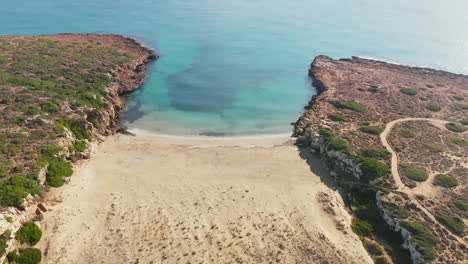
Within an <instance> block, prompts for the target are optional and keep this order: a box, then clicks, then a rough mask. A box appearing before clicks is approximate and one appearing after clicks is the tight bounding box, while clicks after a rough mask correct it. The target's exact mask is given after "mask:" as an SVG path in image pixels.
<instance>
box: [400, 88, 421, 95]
mask: <svg viewBox="0 0 468 264" xmlns="http://www.w3.org/2000/svg"><path fill="white" fill-rule="evenodd" d="M400 92H401V93H403V94H407V95H416V94H418V92H417V91H416V90H415V89H411V88H403V89H400Z"/></svg>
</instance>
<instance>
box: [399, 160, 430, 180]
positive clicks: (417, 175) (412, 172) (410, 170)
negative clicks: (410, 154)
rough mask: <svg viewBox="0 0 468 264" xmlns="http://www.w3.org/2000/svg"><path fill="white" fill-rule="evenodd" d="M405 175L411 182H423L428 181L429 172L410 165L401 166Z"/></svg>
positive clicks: (403, 164)
mask: <svg viewBox="0 0 468 264" xmlns="http://www.w3.org/2000/svg"><path fill="white" fill-rule="evenodd" d="M400 169H401V170H402V171H403V174H404V175H405V176H406V177H407V178H408V179H410V180H413V181H419V182H423V181H425V180H427V172H426V171H425V170H423V169H420V168H417V167H415V166H414V165H411V164H408V163H402V164H400Z"/></svg>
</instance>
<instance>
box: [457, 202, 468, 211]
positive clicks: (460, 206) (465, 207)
mask: <svg viewBox="0 0 468 264" xmlns="http://www.w3.org/2000/svg"><path fill="white" fill-rule="evenodd" d="M455 206H456V207H457V208H458V209H460V210H462V211H468V203H464V202H462V201H457V202H455Z"/></svg>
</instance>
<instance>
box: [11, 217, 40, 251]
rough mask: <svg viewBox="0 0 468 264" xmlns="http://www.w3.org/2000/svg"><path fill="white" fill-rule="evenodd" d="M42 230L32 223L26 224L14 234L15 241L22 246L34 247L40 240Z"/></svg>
mask: <svg viewBox="0 0 468 264" xmlns="http://www.w3.org/2000/svg"><path fill="white" fill-rule="evenodd" d="M41 237H42V230H41V229H40V228H39V227H38V226H37V225H36V224H35V223H33V222H27V223H26V224H24V225H23V226H22V227H21V228H20V229H19V230H18V233H16V239H17V240H18V241H19V242H21V243H22V244H29V245H31V246H34V245H36V244H37V242H39V240H41Z"/></svg>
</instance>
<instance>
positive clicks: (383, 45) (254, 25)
mask: <svg viewBox="0 0 468 264" xmlns="http://www.w3.org/2000/svg"><path fill="white" fill-rule="evenodd" d="M2 2H3V3H2V9H1V10H0V34H52V33H65V32H72V33H85V32H87V33H107V32H111V33H120V34H126V35H130V36H134V37H136V38H138V39H140V40H141V41H142V42H143V43H145V45H147V46H149V47H152V48H155V49H156V50H157V51H158V53H159V54H160V55H161V58H160V59H159V60H158V61H157V62H156V63H155V64H154V65H152V66H151V71H150V73H149V75H148V78H147V82H146V84H145V85H144V87H143V88H142V89H141V90H139V91H138V92H136V93H135V94H134V96H133V97H132V98H131V100H130V102H129V104H128V107H127V110H126V112H125V115H124V124H125V125H127V126H128V127H129V128H130V129H144V130H149V131H152V132H157V133H166V134H177V135H199V134H201V135H248V134H275V133H285V132H289V131H290V130H291V126H290V122H291V121H295V120H296V119H297V117H298V116H299V115H300V113H301V112H302V108H303V106H304V105H305V104H306V103H307V101H308V100H309V98H310V96H311V95H312V94H313V93H314V89H313V88H312V87H311V84H310V80H309V79H308V77H307V69H308V65H309V63H310V62H311V60H312V59H313V57H314V56H316V55H319V54H326V55H329V56H332V57H334V58H340V57H349V56H353V55H357V56H364V57H372V58H379V59H383V60H388V61H392V62H397V63H403V64H412V65H421V66H430V67H435V68H440V69H445V70H450V71H454V72H459V73H468V31H467V30H466V28H468V2H467V1H466V0H451V1H446V2H442V1H436V0H425V1H422V0H412V1H405V0H390V1H389V0H386V1H383V0H354V1H351V0H342V1H338V0H329V1H318V0H307V1H302V0H297V1H280V0H268V1H266V0H256V1H251V0H237V1H222V0H197V1H195V0H140V1H130V0H79V1H77V0H61V1H56V0H41V1H37V0H20V1H2Z"/></svg>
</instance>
